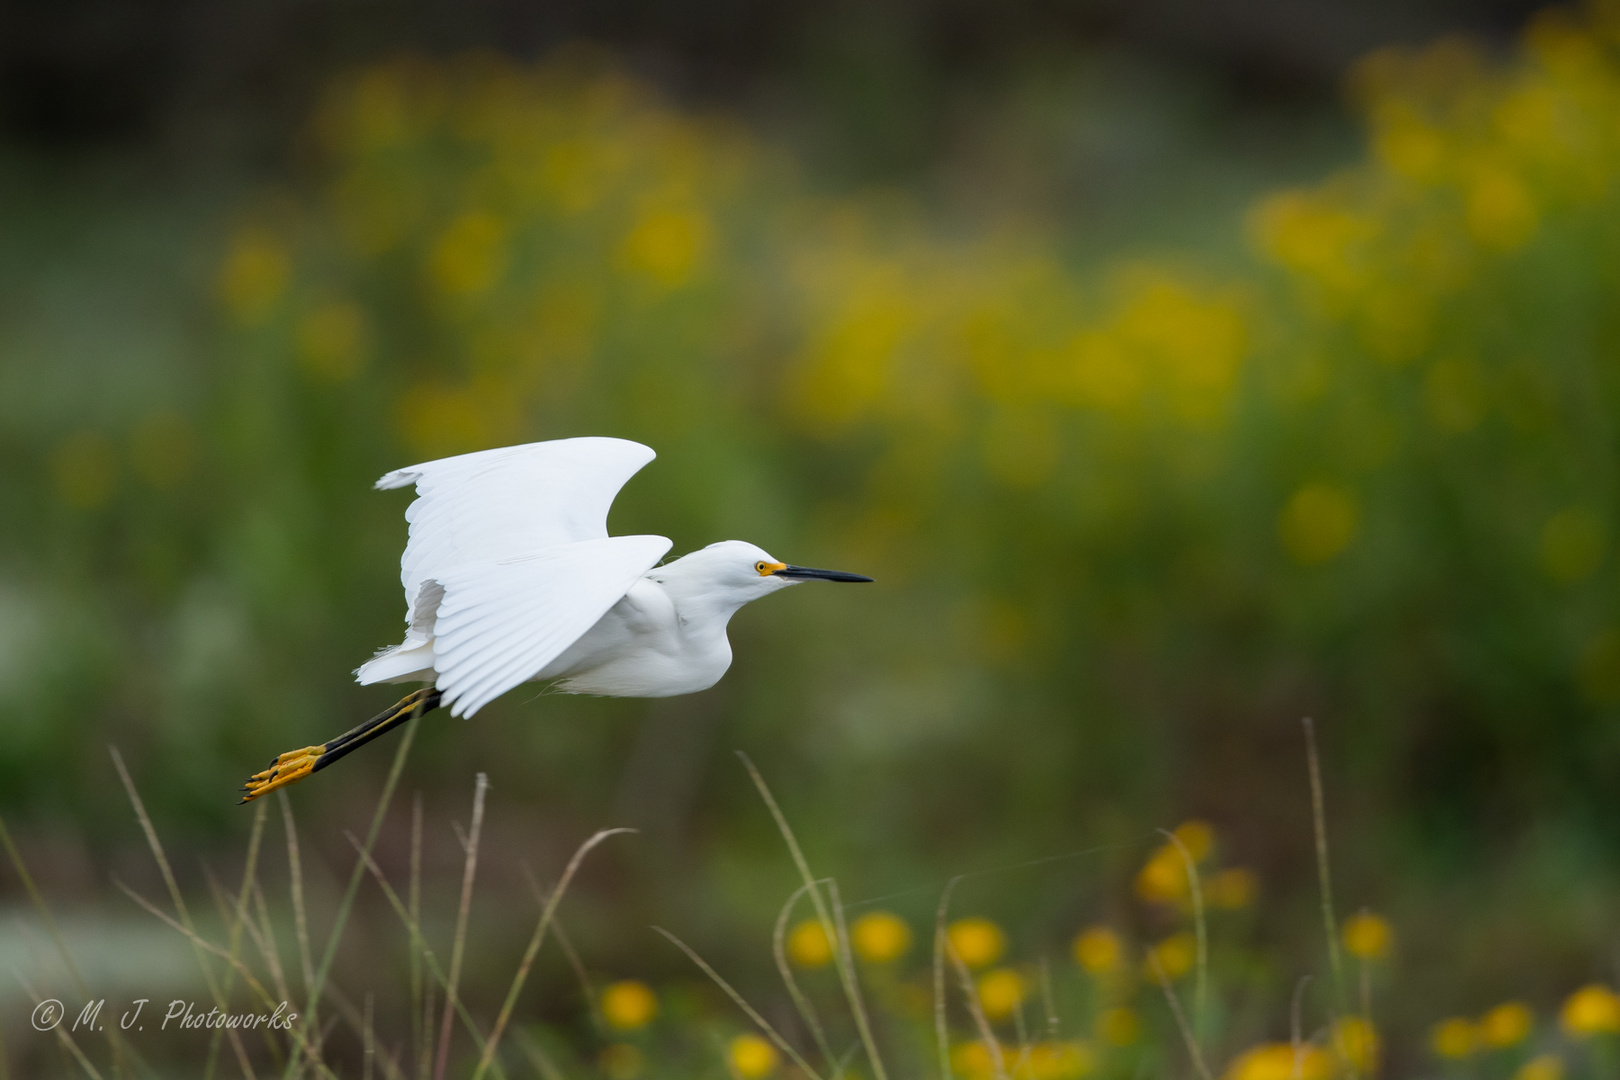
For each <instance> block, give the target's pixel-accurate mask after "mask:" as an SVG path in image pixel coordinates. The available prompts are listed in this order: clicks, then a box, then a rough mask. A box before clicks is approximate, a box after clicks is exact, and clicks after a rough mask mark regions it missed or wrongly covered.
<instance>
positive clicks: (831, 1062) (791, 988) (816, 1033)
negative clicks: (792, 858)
mask: <svg viewBox="0 0 1620 1080" xmlns="http://www.w3.org/2000/svg"><path fill="white" fill-rule="evenodd" d="M808 888H809V886H806V885H800V886H799V887H798V888H797V889H795V890H793V895H792V896H790V897H788V899H787V903H785V904H783V905H782V910H781V911H780V912H779V913H778V914H777V916H776V926H775V927H774V928H773V929H772V930H771V955H772V956H773V957H774V958H775V959H776V970H777V972H778V973H779V974H780V975H781V976H782V983H783V985H785V986H786V987H787V992H788V997H790V998H792V999H793V1007H794V1008H795V1009H797V1010H798V1011H799V1018H800V1019H802V1020H803V1021H804V1023H805V1026H806V1027H808V1028H809V1029H810V1035H811V1037H812V1038H814V1039H815V1040H816V1047H817V1048H818V1049H819V1050H820V1051H821V1056H822V1059H823V1060H825V1061H826V1062H827V1065H828V1066H829V1067H830V1068H832V1069H833V1076H834V1078H835V1080H836V1078H837V1077H838V1076H839V1075H841V1074H842V1073H843V1071H844V1070H843V1068H842V1067H841V1066H839V1065H838V1064H837V1059H836V1057H835V1056H834V1054H833V1050H832V1044H831V1043H830V1042H828V1041H827V1032H826V1029H825V1028H823V1027H822V1026H821V1017H820V1016H819V1015H818V1014H817V1013H816V1009H815V1006H814V1005H812V1004H811V1003H810V999H809V998H808V997H806V996H805V994H804V991H803V990H800V989H799V981H798V980H797V979H795V978H794V977H793V968H792V967H791V966H790V965H789V964H788V959H787V924H788V920H789V919H790V918H792V916H793V907H794V905H795V904H797V903H798V902H799V897H801V896H803V895H804V894H805V892H806V890H807V889H808Z"/></svg>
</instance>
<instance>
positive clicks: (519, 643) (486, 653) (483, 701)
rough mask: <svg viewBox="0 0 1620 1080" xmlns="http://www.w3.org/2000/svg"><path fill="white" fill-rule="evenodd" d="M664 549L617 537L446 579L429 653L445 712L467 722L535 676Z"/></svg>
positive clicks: (648, 540) (468, 569)
mask: <svg viewBox="0 0 1620 1080" xmlns="http://www.w3.org/2000/svg"><path fill="white" fill-rule="evenodd" d="M667 551H669V541H668V540H666V539H664V538H663V537H662V536H614V537H607V538H604V539H601V540H582V541H579V542H577V543H573V544H558V545H556V546H554V547H549V548H545V549H544V550H541V551H538V552H535V553H534V554H532V555H527V556H523V557H521V558H517V559H510V560H507V561H504V562H498V563H470V564H467V565H465V566H462V567H460V568H458V569H456V570H452V571H450V572H449V573H447V574H445V575H444V576H443V577H442V578H441V579H439V580H440V584H442V585H443V586H444V599H443V600H442V601H441V602H440V603H439V610H438V617H437V619H436V620H435V625H434V638H433V657H434V666H435V667H436V668H437V669H438V672H439V677H438V680H437V682H436V684H435V685H437V686H438V688H439V690H440V691H441V692H442V693H443V694H444V703H445V704H446V705H448V706H449V707H450V713H451V715H452V716H471V715H472V714H473V713H475V712H477V711H478V710H479V709H481V708H483V707H484V706H485V705H487V704H489V703H490V702H491V701H493V700H495V699H496V698H497V697H499V696H500V695H502V694H504V693H506V692H507V691H508V690H510V689H512V688H513V687H514V686H517V685H519V684H520V683H524V682H527V681H528V680H529V679H532V678H533V677H534V676H535V675H536V674H538V673H539V672H540V671H541V669H543V668H544V667H545V666H546V665H547V664H549V663H551V662H552V661H553V660H555V659H556V658H557V657H558V656H560V655H562V652H563V650H565V649H567V648H568V646H570V645H572V644H573V643H574V642H575V641H578V640H579V637H580V635H581V634H583V633H585V631H587V630H589V629H590V628H591V627H593V626H595V625H596V623H597V620H599V619H601V617H602V616H603V615H606V614H607V611H608V609H609V608H611V607H612V606H613V605H614V604H616V603H618V602H619V600H620V599H621V598H622V597H623V596H624V594H625V593H627V592H629V591H630V586H631V585H634V584H635V583H636V579H638V578H639V577H641V575H643V574H645V573H646V572H647V571H648V570H649V569H651V568H652V567H653V566H654V565H655V564H656V563H657V562H658V560H659V559H662V558H663V557H664V554H665V552H667Z"/></svg>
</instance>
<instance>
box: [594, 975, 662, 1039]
mask: <svg viewBox="0 0 1620 1080" xmlns="http://www.w3.org/2000/svg"><path fill="white" fill-rule="evenodd" d="M601 1004H602V1019H604V1020H606V1021H607V1022H608V1024H609V1025H611V1026H612V1027H616V1028H618V1029H619V1030H620V1031H635V1030H636V1029H637V1028H643V1027H646V1026H647V1025H648V1024H650V1023H652V1019H653V1017H655V1016H657V1015H658V996H657V995H656V994H654V993H653V992H652V987H650V986H648V985H647V984H646V983H644V982H641V981H640V980H637V979H625V980H623V981H622V982H616V983H614V984H612V985H611V986H609V987H608V988H607V989H606V990H603V991H602V998H601Z"/></svg>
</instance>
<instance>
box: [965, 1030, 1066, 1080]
mask: <svg viewBox="0 0 1620 1080" xmlns="http://www.w3.org/2000/svg"><path fill="white" fill-rule="evenodd" d="M1001 1053H1002V1066H1003V1068H1004V1069H1005V1070H1006V1074H1007V1076H1008V1077H1009V1080H1079V1078H1080V1077H1082V1076H1086V1075H1088V1074H1090V1073H1091V1072H1092V1071H1093V1070H1094V1069H1095V1068H1096V1055H1095V1053H1094V1051H1093V1050H1092V1048H1091V1046H1090V1044H1088V1043H1087V1042H1085V1041H1084V1040H1082V1039H1068V1040H1062V1041H1060V1040H1052V1039H1049V1040H1045V1041H1042V1042H1038V1043H1034V1044H1033V1045H1031V1046H1030V1047H1029V1050H1028V1052H1027V1053H1021V1052H1019V1051H1018V1050H1016V1049H1014V1048H1012V1047H1010V1046H1004V1047H1002V1048H1001ZM951 1068H952V1069H953V1070H954V1071H955V1072H958V1073H960V1074H961V1075H963V1076H965V1077H967V1078H968V1080H988V1078H989V1077H992V1076H995V1075H996V1061H995V1056H994V1052H993V1051H992V1050H991V1049H990V1048H989V1047H988V1046H986V1045H985V1044H984V1043H982V1042H978V1041H974V1042H964V1043H958V1044H957V1045H956V1046H954V1047H952V1048H951Z"/></svg>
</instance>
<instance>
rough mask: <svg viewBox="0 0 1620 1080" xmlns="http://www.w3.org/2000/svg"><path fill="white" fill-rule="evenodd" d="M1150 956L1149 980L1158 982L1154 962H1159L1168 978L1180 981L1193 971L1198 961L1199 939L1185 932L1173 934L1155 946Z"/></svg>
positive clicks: (1148, 964) (1148, 965)
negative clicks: (1194, 964)
mask: <svg viewBox="0 0 1620 1080" xmlns="http://www.w3.org/2000/svg"><path fill="white" fill-rule="evenodd" d="M1149 955H1150V959H1149V961H1148V963H1147V975H1148V978H1150V979H1153V980H1154V981H1157V980H1158V975H1157V974H1155V972H1154V971H1153V960H1157V961H1158V962H1159V968H1160V969H1161V970H1163V972H1164V974H1165V977H1166V978H1168V979H1179V978H1181V977H1182V976H1183V975H1185V974H1187V972H1189V971H1191V970H1192V966H1193V963H1194V962H1195V961H1197V959H1198V939H1197V938H1195V937H1193V936H1192V935H1191V934H1189V933H1186V932H1185V931H1183V932H1182V933H1179V934H1171V935H1170V936H1169V937H1167V938H1165V939H1164V940H1163V941H1161V942H1159V943H1158V944H1157V945H1155V946H1153V948H1152V949H1151V950H1150V951H1149Z"/></svg>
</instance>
